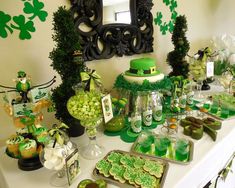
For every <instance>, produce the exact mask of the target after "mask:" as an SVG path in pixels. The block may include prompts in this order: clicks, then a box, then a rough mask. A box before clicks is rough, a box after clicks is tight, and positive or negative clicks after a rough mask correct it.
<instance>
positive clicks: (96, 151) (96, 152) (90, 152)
mask: <svg viewBox="0 0 235 188" xmlns="http://www.w3.org/2000/svg"><path fill="white" fill-rule="evenodd" d="M104 151H105V149H104V147H103V146H100V145H98V144H97V141H96V136H94V137H89V144H88V145H86V146H83V147H82V148H81V154H82V157H84V158H85V159H90V160H93V159H98V158H100V157H102V156H103V154H104Z"/></svg>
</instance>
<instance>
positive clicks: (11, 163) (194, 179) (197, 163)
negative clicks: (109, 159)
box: [0, 120, 235, 188]
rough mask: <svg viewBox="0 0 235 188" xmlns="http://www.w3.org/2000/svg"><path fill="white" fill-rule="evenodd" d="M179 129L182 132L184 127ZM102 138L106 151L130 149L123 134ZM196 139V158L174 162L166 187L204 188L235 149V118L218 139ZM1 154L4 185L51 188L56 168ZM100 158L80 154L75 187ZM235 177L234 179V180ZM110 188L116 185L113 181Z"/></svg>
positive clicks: (80, 141) (0, 185) (2, 187)
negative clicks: (26, 165)
mask: <svg viewBox="0 0 235 188" xmlns="http://www.w3.org/2000/svg"><path fill="white" fill-rule="evenodd" d="M179 132H182V129H180V131H179ZM97 139H98V141H99V142H100V143H101V144H102V145H103V146H104V147H105V148H106V152H108V151H110V150H114V149H120V150H125V151H129V150H130V148H131V144H128V143H124V142H122V141H121V140H120V138H119V137H108V136H105V135H101V134H100V135H98V138H97ZM72 140H73V141H74V142H75V143H77V144H78V146H81V145H83V144H85V142H87V137H86V135H83V136H81V137H79V138H73V139H72ZM193 142H194V148H195V149H194V156H193V161H192V162H191V163H190V164H189V165H179V164H173V163H170V165H169V170H168V173H167V177H166V181H165V184H164V188H173V187H176V188H201V187H203V186H204V185H205V184H206V183H207V182H208V181H209V180H210V179H211V178H213V177H214V176H215V175H216V174H217V173H218V171H220V170H221V169H222V168H223V167H224V165H225V164H226V162H227V160H228V159H229V157H230V156H231V155H232V153H233V152H234V151H235V120H228V121H224V122H223V126H222V129H221V130H219V132H218V137H217V141H216V142H213V141H212V139H211V138H210V137H209V136H208V135H207V134H205V135H204V136H203V138H202V139H201V140H198V141H193ZM4 150H5V148H2V149H1V153H0V188H16V187H20V188H21V187H24V188H32V187H33V188H51V187H52V186H51V185H50V184H49V179H50V177H51V175H52V171H49V170H47V169H45V168H41V169H39V170H36V171H30V172H26V171H22V170H19V169H18V167H17V160H15V159H12V158H9V157H8V156H7V155H6V154H5V153H4ZM97 161H98V160H85V159H83V158H82V157H80V163H81V170H82V173H81V174H80V175H79V177H78V179H77V180H76V181H75V182H74V184H73V185H72V186H70V187H71V188H76V187H77V184H78V183H79V182H80V181H81V180H82V179H86V178H92V170H93V168H94V165H95V163H96V162H97ZM233 180H234V179H233ZM108 187H110V188H112V187H115V186H114V185H111V184H109V186H108ZM234 187H235V182H233V183H230V184H229V185H226V188H234Z"/></svg>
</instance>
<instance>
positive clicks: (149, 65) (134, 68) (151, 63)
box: [125, 58, 160, 77]
mask: <svg viewBox="0 0 235 188" xmlns="http://www.w3.org/2000/svg"><path fill="white" fill-rule="evenodd" d="M158 74H160V71H158V70H157V67H156V64H155V59H153V58H140V59H133V60H131V62H130V69H129V70H128V71H126V72H125V75H128V76H139V77H146V76H155V75H158Z"/></svg>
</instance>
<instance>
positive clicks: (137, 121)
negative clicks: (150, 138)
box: [131, 116, 142, 133]
mask: <svg viewBox="0 0 235 188" xmlns="http://www.w3.org/2000/svg"><path fill="white" fill-rule="evenodd" d="M131 128H132V130H133V132H135V133H139V132H141V130H142V120H141V116H135V117H133V118H132V119H131Z"/></svg>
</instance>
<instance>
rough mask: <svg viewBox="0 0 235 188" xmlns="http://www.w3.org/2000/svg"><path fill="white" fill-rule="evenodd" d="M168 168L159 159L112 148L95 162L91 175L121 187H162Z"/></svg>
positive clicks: (166, 164) (164, 162) (165, 163)
mask: <svg viewBox="0 0 235 188" xmlns="http://www.w3.org/2000/svg"><path fill="white" fill-rule="evenodd" d="M168 168H169V164H168V163H167V162H166V161H163V160H161V159H154V158H150V157H148V156H141V155H139V154H136V153H129V152H125V151H121V150H112V151H110V152H109V153H108V154H107V155H106V156H105V157H104V158H103V159H101V160H100V161H98V162H97V163H96V166H95V169H94V170H93V175H94V176H95V177H96V178H100V179H104V180H106V181H107V182H109V183H112V184H114V185H117V186H119V187H122V188H131V187H142V188H162V187H163V184H164V182H165V178H166V174H167V172H168Z"/></svg>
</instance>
